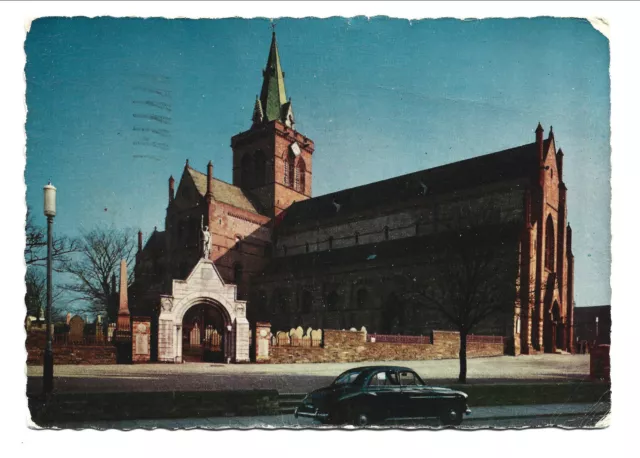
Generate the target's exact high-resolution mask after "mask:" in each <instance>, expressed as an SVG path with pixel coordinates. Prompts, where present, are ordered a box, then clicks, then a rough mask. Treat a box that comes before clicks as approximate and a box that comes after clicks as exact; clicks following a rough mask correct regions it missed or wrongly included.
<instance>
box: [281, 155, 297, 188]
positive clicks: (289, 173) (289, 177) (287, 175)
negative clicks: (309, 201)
mask: <svg viewBox="0 0 640 458" xmlns="http://www.w3.org/2000/svg"><path fill="white" fill-rule="evenodd" d="M295 161H296V157H295V156H294V155H293V153H292V152H291V151H289V154H287V157H286V158H285V160H284V185H285V186H289V187H290V188H291V187H293V179H294V169H295Z"/></svg>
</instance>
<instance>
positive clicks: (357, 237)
mask: <svg viewBox="0 0 640 458" xmlns="http://www.w3.org/2000/svg"><path fill="white" fill-rule="evenodd" d="M355 238H356V245H357V244H358V243H360V232H358V231H356V235H355Z"/></svg>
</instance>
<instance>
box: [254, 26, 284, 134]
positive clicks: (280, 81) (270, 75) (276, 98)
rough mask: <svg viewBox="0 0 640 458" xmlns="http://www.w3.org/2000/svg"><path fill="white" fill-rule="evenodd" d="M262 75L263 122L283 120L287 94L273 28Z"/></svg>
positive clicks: (261, 101)
mask: <svg viewBox="0 0 640 458" xmlns="http://www.w3.org/2000/svg"><path fill="white" fill-rule="evenodd" d="M262 76H263V81H262V90H261V91H260V104H261V105H262V106H261V108H262V112H263V117H264V118H263V119H264V121H265V122H269V121H273V120H274V119H277V120H279V121H281V122H285V121H286V112H285V111H286V110H285V109H284V108H285V105H287V94H286V92H285V89H284V72H283V71H282V66H281V65H280V55H279V54H278V45H277V44H276V32H275V30H274V31H273V34H272V36H271V48H270V49H269V58H268V59H267V67H266V68H265V69H264V70H263V72H262ZM287 108H288V107H287Z"/></svg>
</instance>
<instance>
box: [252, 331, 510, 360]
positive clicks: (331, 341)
mask: <svg viewBox="0 0 640 458" xmlns="http://www.w3.org/2000/svg"><path fill="white" fill-rule="evenodd" d="M432 342H433V343H431V344H402V343H401V344H398V343H383V342H374V343H372V342H367V341H366V334H365V332H362V331H338V330H331V329H327V330H324V345H323V346H322V347H274V346H272V347H270V348H269V360H268V361H264V362H266V363H271V364H291V363H351V362H362V361H420V360H429V359H454V358H458V352H459V351H460V338H459V335H458V333H457V332H450V331H433V340H432ZM503 354H504V346H503V344H501V343H478V342H468V343H467V357H468V358H479V357H486V356H502V355H503Z"/></svg>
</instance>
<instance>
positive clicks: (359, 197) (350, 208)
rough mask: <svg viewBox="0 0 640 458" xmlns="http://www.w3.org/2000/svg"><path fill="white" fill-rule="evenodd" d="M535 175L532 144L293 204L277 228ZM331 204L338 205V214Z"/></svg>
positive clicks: (535, 157)
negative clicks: (423, 196)
mask: <svg viewBox="0 0 640 458" xmlns="http://www.w3.org/2000/svg"><path fill="white" fill-rule="evenodd" d="M548 148H549V140H545V141H544V151H547V150H548ZM537 173H538V152H537V146H536V143H530V144H528V145H522V146H518V147H516V148H511V149H507V150H504V151H499V152H497V153H492V154H487V155H484V156H477V157H474V158H471V159H467V160H464V161H459V162H454V163H452V164H446V165H443V166H440V167H435V168H432V169H426V170H422V171H419V172H414V173H410V174H408V175H402V176H399V177H395V178H391V179H388V180H384V181H378V182H376V183H370V184H366V185H363V186H358V187H355V188H350V189H345V190H342V191H338V192H334V193H331V194H325V195H323V196H319V197H314V198H312V199H309V200H304V201H300V202H296V203H294V204H293V205H291V206H290V207H289V208H288V209H287V211H286V214H285V215H284V217H283V219H282V222H281V223H280V228H282V229H284V228H287V227H288V228H292V227H293V226H295V225H298V224H302V223H306V222H311V221H316V220H326V219H327V218H331V217H334V216H337V215H338V214H340V215H345V214H354V213H358V212H359V211H363V210H367V209H372V208H376V207H380V206H383V205H385V204H390V203H394V202H401V201H403V200H407V199H412V198H416V197H418V196H420V195H424V194H425V186H426V189H427V193H428V194H429V195H433V194H440V193H449V192H455V191H457V190H463V189H465V188H472V187H476V186H481V185H486V184H490V183H496V182H501V181H512V180H517V179H521V178H534V177H536V176H537ZM334 202H335V203H334ZM335 204H338V206H339V208H340V209H339V211H337V206H336V205H335Z"/></svg>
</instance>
